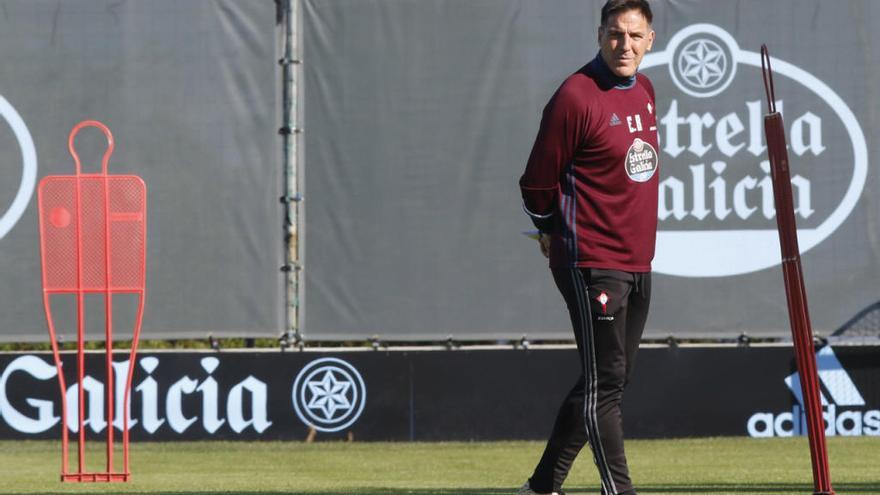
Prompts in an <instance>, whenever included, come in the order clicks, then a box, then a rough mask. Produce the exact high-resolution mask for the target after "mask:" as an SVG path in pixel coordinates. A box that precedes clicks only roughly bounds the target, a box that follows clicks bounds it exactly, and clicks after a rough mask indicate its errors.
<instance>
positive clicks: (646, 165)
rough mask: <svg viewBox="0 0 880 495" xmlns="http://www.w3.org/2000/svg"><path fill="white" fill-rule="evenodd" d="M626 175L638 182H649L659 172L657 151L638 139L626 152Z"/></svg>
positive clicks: (649, 144)
mask: <svg viewBox="0 0 880 495" xmlns="http://www.w3.org/2000/svg"><path fill="white" fill-rule="evenodd" d="M625 166H626V175H628V176H629V178H630V179H632V180H634V181H636V182H647V181H649V180H651V177H653V176H654V172H656V171H657V150H655V149H654V147H653V146H651V143H647V142H645V141H642V140H641V139H639V138H636V139H635V140H634V141H633V143H632V145H630V147H629V150H628V151H627V152H626V163H625Z"/></svg>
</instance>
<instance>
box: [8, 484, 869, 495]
mask: <svg viewBox="0 0 880 495" xmlns="http://www.w3.org/2000/svg"><path fill="white" fill-rule="evenodd" d="M518 489H519V487H510V488H376V487H364V488H352V489H346V490H328V491H315V490H309V491H277V490H272V491H259V490H252V491H251V490H248V491H235V492H233V491H223V492H217V491H198V490H193V491H163V492H156V491H148V492H138V491H127V490H126V491H125V492H124V493H149V494H150V495H208V494H219V493H222V494H225V495H233V494H241V495H501V494H504V495H514V494H515V493H516V491H517V490H518ZM834 489H835V491H836V492H838V493H875V494H880V481H878V482H867V483H841V484H837V485H834ZM638 490H639V493H640V494H643V495H649V494H652V493H669V494H674V493H681V494H696V493H744V494H746V493H752V494H762V493H802V494H811V493H812V492H813V486H812V485H811V484H805V483H755V484H751V485H742V484H734V483H711V484H693V485H690V484H689V485H685V484H657V485H642V486H641V487H639V488H638ZM2 493H4V494H7V492H2ZM53 493H71V494H76V495H93V494H94V495H97V494H106V493H108V492H106V491H103V490H102V491H80V490H71V491H69V492H65V491H63V490H59V491H58V492H53ZM565 493H566V494H567V495H574V494H584V493H589V494H598V493H599V489H598V487H573V488H567V489H566V491H565ZM33 494H34V492H27V493H24V492H22V493H8V495H33Z"/></svg>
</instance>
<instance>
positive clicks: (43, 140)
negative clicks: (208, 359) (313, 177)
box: [0, 0, 283, 341]
mask: <svg viewBox="0 0 880 495" xmlns="http://www.w3.org/2000/svg"><path fill="white" fill-rule="evenodd" d="M275 15H276V7H275V4H274V2H272V1H270V0H266V1H191V2H181V1H177V0H151V1H139V2H133V1H130V2H117V1H97V0H90V1H76V2H67V1H63V2H62V1H25V0H21V1H4V2H2V3H0V60H2V63H3V70H2V71H0V95H2V99H0V114H2V116H3V120H2V122H0V340H6V341H8V340H15V341H19V340H47V339H48V337H47V332H46V324H45V318H44V316H43V307H42V300H41V287H40V258H39V238H38V233H37V215H36V208H37V205H36V197H35V184H34V181H35V180H39V178H41V177H44V176H46V175H50V174H72V173H73V162H72V160H71V158H70V156H69V155H68V153H67V135H68V132H69V131H70V129H71V128H72V127H73V126H74V125H75V124H76V123H78V122H79V121H81V120H85V119H98V120H101V121H102V122H104V123H106V124H107V125H108V126H109V127H110V128H111V130H112V131H113V133H114V134H115V136H116V151H115V153H114V155H113V157H112V158H111V161H110V169H109V171H110V173H117V174H127V173H131V174H137V175H140V176H142V177H143V179H144V180H145V182H146V184H147V191H148V240H147V247H148V255H147V266H148V271H147V284H146V285H147V299H146V314H145V317H144V330H143V332H144V333H143V338H192V337H205V336H206V335H207V334H209V333H213V334H214V335H221V336H222V335H248V336H253V335H277V334H278V333H279V332H280V331H281V329H282V327H283V323H282V318H281V312H282V308H283V305H282V298H283V293H282V284H281V280H280V277H279V271H278V269H279V267H280V266H281V264H282V246H283V244H282V238H281V225H282V223H281V214H282V207H281V205H280V204H279V202H278V197H279V196H280V195H281V190H282V186H281V171H280V167H279V165H278V149H279V139H278V136H277V133H276V131H277V111H278V107H279V102H278V101H277V98H276V85H277V81H278V79H277V63H276V61H277V56H276V54H275V22H276V19H275ZM80 136H81V137H80V138H78V139H77V144H78V150H79V152H80V156H81V157H82V159H83V161H84V169H85V171H97V169H98V159H99V157H100V154H101V153H103V149H104V142H103V137H102V136H101V135H100V133H98V132H97V131H94V130H92V131H89V130H86V131H83V132H82V133H81V134H80ZM88 299H89V300H88V301H87V304H88V305H89V306H90V307H89V310H88V311H89V313H88V316H89V317H88V318H87V320H88V322H87V324H88V325H89V329H90V330H93V331H96V332H98V331H100V330H101V325H100V321H99V319H96V318H91V315H93V314H94V315H100V314H101V311H100V310H97V311H96V310H95V308H96V307H100V306H99V305H100V304H101V300H100V298H91V297H90V298H88ZM58 305H59V306H60V308H61V309H59V315H58V318H59V319H62V320H64V321H66V322H68V324H66V325H65V324H64V322H63V321H57V323H58V324H59V325H61V328H60V330H61V331H62V334H63V335H64V336H65V337H66V339H67V340H71V339H73V338H75V333H73V332H74V330H75V328H72V327H71V325H70V323H71V322H74V321H75V320H72V319H71V318H70V317H71V316H72V313H71V308H72V306H71V304H70V301H59V302H58ZM119 307H122V311H121V314H120V315H119V318H120V323H119V324H118V326H117V332H119V333H120V334H123V326H124V324H127V325H128V328H129V329H130V328H131V326H130V325H131V320H130V319H128V320H127V321H126V318H125V317H126V313H127V311H126V308H127V309H128V310H130V309H131V307H133V305H131V304H128V305H127V306H126V303H120V304H119V305H118V306H117V308H119ZM128 316H129V317H130V316H131V315H130V311H128Z"/></svg>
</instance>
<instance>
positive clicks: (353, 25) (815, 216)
mask: <svg viewBox="0 0 880 495" xmlns="http://www.w3.org/2000/svg"><path fill="white" fill-rule="evenodd" d="M601 4H602V2H600V1H591V2H585V1H582V0H570V1H563V0H553V1H530V0H521V1H513V0H483V1H479V2H474V1H471V0H422V1H404V0H397V1H389V0H362V1H341V0H305V1H304V3H303V9H302V12H303V19H302V23H303V37H304V44H303V50H304V59H305V65H304V71H305V81H304V83H305V101H304V104H305V124H304V126H305V128H306V133H305V156H306V163H307V165H306V167H307V168H306V171H305V174H306V181H307V204H308V212H307V241H306V262H307V264H306V274H307V275H306V292H307V300H306V304H307V313H306V319H305V327H304V329H305V332H306V336H307V337H308V338H310V339H360V338H368V337H370V336H372V335H377V336H379V337H380V338H382V339H389V340H420V339H438V338H439V339H442V338H446V337H447V336H449V335H451V336H453V337H454V338H456V339H461V340H466V339H484V340H490V339H509V338H518V337H519V336H521V335H523V334H527V335H528V336H529V337H531V338H569V337H570V329H569V323H568V319H567V315H566V312H565V308H564V306H563V303H562V300H561V297H560V296H559V295H558V293H557V291H556V289H555V287H554V286H553V282H552V279H551V277H550V274H549V272H548V270H547V268H546V262H545V261H544V260H543V258H542V257H541V255H540V254H539V252H538V247H537V245H536V244H535V242H534V241H532V240H529V239H527V238H526V237H524V236H523V235H522V233H521V232H522V231H524V230H528V229H530V228H531V225H530V223H529V222H528V220H527V219H526V217H525V216H524V215H523V214H522V212H521V211H520V199H519V191H518V187H517V179H518V177H519V175H520V174H521V172H522V170H523V167H524V164H525V161H526V158H527V156H528V153H529V151H530V148H531V145H532V142H533V140H534V136H535V133H536V130H537V126H538V123H539V118H540V113H541V110H542V108H543V105H544V104H545V103H546V101H547V100H548V98H549V97H550V96H551V94H552V93H553V91H554V90H555V89H556V88H557V87H558V85H559V84H560V83H561V82H562V80H563V79H564V78H565V77H566V76H567V75H569V74H570V73H572V72H574V71H575V70H577V69H578V68H579V67H581V66H582V65H583V64H584V63H586V62H587V61H588V60H589V59H591V58H592V57H593V56H594V55H595V54H596V52H597V41H596V40H597V34H596V26H597V24H598V13H599V9H600V7H601ZM653 5H654V9H655V23H654V28H655V30H656V32H657V40H656V43H655V45H654V50H653V51H652V52H651V53H650V54H649V55H648V56H647V57H646V58H645V59H644V63H643V66H642V70H643V72H644V73H645V74H646V75H648V76H649V77H650V78H651V79H652V80H653V81H654V85H655V87H656V92H657V108H656V109H654V110H653V111H656V112H657V116H658V120H659V127H660V128H659V134H660V140H661V148H662V149H661V150H660V152H661V168H660V173H661V177H660V179H661V204H660V212H659V214H660V227H659V230H660V231H659V236H658V250H657V257H656V259H655V262H654V269H655V274H656V275H655V278H654V298H653V303H652V309H651V315H650V318H649V322H648V330H647V336H649V337H655V338H656V337H664V336H666V335H669V334H674V335H676V336H679V337H734V336H736V335H738V334H740V333H741V332H747V333H748V334H750V335H753V336H761V337H781V336H785V335H786V334H788V320H787V313H786V305H785V292H784V287H783V283H782V274H781V270H780V268H779V263H778V260H779V247H778V240H777V237H776V235H777V234H776V231H775V228H776V226H775V211H774V206H773V201H772V196H771V189H770V182H769V180H770V179H769V175H768V168H767V165H766V152H765V146H764V143H763V127H762V122H763V121H762V116H763V113H764V109H763V108H764V107H765V106H766V104H765V103H763V97H764V93H763V86H762V83H761V76H760V62H759V56H758V50H759V47H760V44H761V43H767V44H768V45H769V47H770V51H771V54H772V55H773V57H774V61H773V68H774V69H775V71H776V74H777V75H776V84H777V87H776V94H777V95H779V97H780V99H781V100H782V101H781V102H780V103H779V106H780V107H781V108H782V110H783V115H784V118H785V123H786V132H787V134H788V139H789V144H790V155H791V160H792V166H793V172H792V175H793V188H794V195H795V206H796V208H797V220H798V222H799V227H800V232H799V235H800V245H801V248H802V251H803V265H804V270H805V275H806V282H807V289H808V291H809V299H810V302H811V309H812V320H813V323H814V327H815V329H816V330H817V331H818V332H819V333H823V334H828V333H830V332H832V331H834V330H835V329H837V328H838V327H839V326H840V325H842V324H843V323H844V322H846V321H847V320H848V319H849V318H851V317H852V316H853V315H855V314H856V313H858V312H859V311H860V310H862V309H863V308H865V307H867V306H869V305H870V304H872V303H874V302H876V301H877V300H878V299H880V294H878V291H877V289H876V280H877V279H878V275H880V264H878V257H880V234H878V225H880V222H878V213H880V206H878V204H877V202H876V201H874V200H872V198H873V197H874V196H876V195H875V194H873V193H875V192H877V189H878V185H877V182H876V178H875V175H874V174H873V173H872V170H873V169H872V166H871V164H872V158H873V157H874V156H875V155H876V152H877V141H876V139H875V132H872V130H873V129H875V128H876V126H877V119H878V117H880V114H878V110H880V103H878V102H880V98H878V94H877V93H878V91H880V72H878V67H880V60H878V57H880V55H878V52H877V51H876V50H873V47H875V46H877V45H878V44H880V35H878V34H877V30H876V29H874V25H873V24H874V20H875V19H878V18H880V4H877V3H876V2H868V1H847V2H844V1H841V2H833V3H829V2H821V1H818V0H814V1H803V0H797V1H795V0H788V1H783V0H780V1H775V2H765V1H761V0H750V1H745V0H743V1H735V2H732V1H727V0H723V1H722V0H715V1H657V2H653Z"/></svg>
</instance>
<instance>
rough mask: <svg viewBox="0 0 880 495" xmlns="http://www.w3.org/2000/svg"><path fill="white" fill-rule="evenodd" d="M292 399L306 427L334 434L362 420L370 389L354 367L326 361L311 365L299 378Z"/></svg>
mask: <svg viewBox="0 0 880 495" xmlns="http://www.w3.org/2000/svg"><path fill="white" fill-rule="evenodd" d="M290 395H291V399H292V401H293V409H294V412H296V415H297V417H298V418H299V419H300V421H302V422H303V424H305V425H306V426H309V427H311V428H314V429H316V430H318V431H324V432H334V431H341V430H344V429H346V428H348V427H349V426H351V425H352V424H354V423H355V422H356V421H357V420H358V418H359V417H360V415H361V413H362V412H363V411H364V405H365V404H366V401H367V387H366V385H365V384H364V379H363V377H362V376H361V374H360V372H359V371H358V370H357V369H356V368H355V367H354V366H352V365H351V364H350V363H348V362H346V361H343V360H342V359H339V358H334V357H326V358H320V359H315V360H314V361H312V362H310V363H308V364H307V365H306V366H305V367H304V368H303V369H302V370H301V371H300V372H299V373H298V374H297V376H296V379H295V380H294V381H293V389H292V390H291V394H290Z"/></svg>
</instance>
